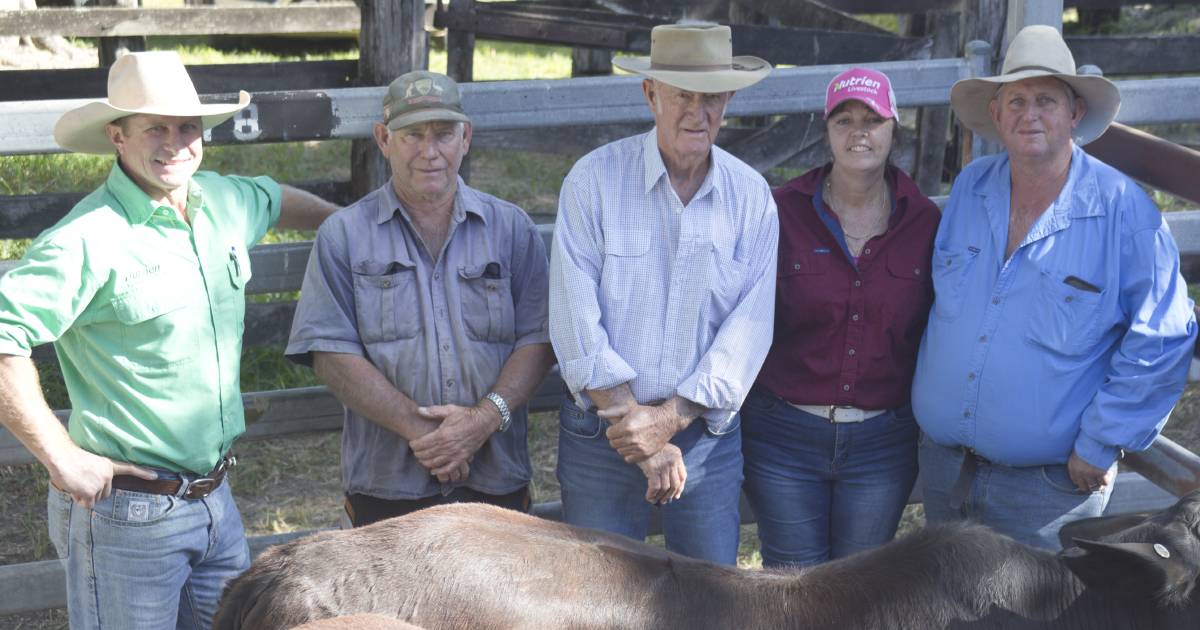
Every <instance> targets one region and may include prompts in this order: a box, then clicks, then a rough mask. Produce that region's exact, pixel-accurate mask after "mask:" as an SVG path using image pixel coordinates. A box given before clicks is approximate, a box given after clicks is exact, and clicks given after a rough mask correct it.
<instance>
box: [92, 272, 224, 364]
mask: <svg viewBox="0 0 1200 630" xmlns="http://www.w3.org/2000/svg"><path fill="white" fill-rule="evenodd" d="M190 297H194V296H189V294H188V291H187V290H185V289H183V288H180V287H178V286H169V283H166V282H150V283H143V284H141V285H138V286H136V287H133V288H131V289H129V290H128V291H125V292H124V293H122V294H120V295H118V296H116V297H114V298H112V300H111V301H110V304H111V305H112V308H113V313H114V315H115V317H116V319H117V321H118V322H120V324H121V326H120V332H121V348H122V349H123V351H124V355H123V356H121V357H118V359H119V360H121V361H122V362H124V363H126V364H128V365H129V366H130V367H131V368H134V369H137V368H150V369H153V368H166V367H171V366H174V365H177V364H180V363H184V362H187V361H190V360H192V359H195V358H196V356H197V346H196V344H197V336H198V333H197V331H196V330H195V328H194V327H195V326H198V325H199V322H196V321H194V320H193V319H191V318H190V317H189V313H188V309H187V308H185V307H186V306H188V303H189V299H190ZM196 299H197V300H200V299H202V298H200V297H196Z"/></svg>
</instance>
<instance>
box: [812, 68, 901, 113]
mask: <svg viewBox="0 0 1200 630" xmlns="http://www.w3.org/2000/svg"><path fill="white" fill-rule="evenodd" d="M849 100H856V101H862V102H863V103H864V104H866V106H867V107H870V108H871V109H873V110H875V113H876V114H879V115H880V116H883V117H884V118H895V117H896V94H895V92H893V91H892V82H891V81H890V80H888V78H887V75H886V74H884V73H882V72H880V71H878V70H871V69H870V68H850V69H849V70H846V71H845V72H842V73H841V74H839V75H837V76H836V77H833V80H832V81H830V82H829V87H827V88H825V117H826V118H829V113H830V112H832V111H833V110H834V109H836V108H837V106H838V105H841V104H842V103H844V102H846V101H849Z"/></svg>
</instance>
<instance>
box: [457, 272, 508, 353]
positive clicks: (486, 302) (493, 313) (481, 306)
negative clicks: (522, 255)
mask: <svg viewBox="0 0 1200 630" xmlns="http://www.w3.org/2000/svg"><path fill="white" fill-rule="evenodd" d="M458 279H459V283H458V286H459V299H460V300H461V306H462V318H463V324H464V328H466V331H467V336H468V337H470V338H471V339H474V340H476V341H491V342H495V343H512V342H513V341H514V340H515V332H514V330H515V327H516V326H515V322H514V314H513V301H512V276H511V275H509V274H508V273H507V272H506V271H505V270H504V268H503V267H502V266H501V265H500V263H499V262H496V261H491V262H486V263H483V264H478V265H464V266H462V267H459V269H458Z"/></svg>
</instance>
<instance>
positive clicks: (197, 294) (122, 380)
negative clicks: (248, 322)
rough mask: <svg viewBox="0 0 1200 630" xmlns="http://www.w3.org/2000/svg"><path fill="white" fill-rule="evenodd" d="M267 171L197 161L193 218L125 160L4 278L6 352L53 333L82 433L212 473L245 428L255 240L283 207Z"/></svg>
mask: <svg viewBox="0 0 1200 630" xmlns="http://www.w3.org/2000/svg"><path fill="white" fill-rule="evenodd" d="M280 198H281V192H280V189H279V185H278V184H276V183H275V182H274V181H272V180H271V179H270V178H267V177H256V178H252V179H251V178H245V177H223V176H220V175H217V174H216V173H211V172H204V171H202V172H199V173H196V175H195V177H193V179H192V180H191V182H190V185H189V188H188V204H187V213H188V218H189V220H190V223H191V225H190V226H189V225H188V224H187V223H184V222H183V221H182V220H181V219H179V217H178V216H177V215H176V213H175V211H174V210H172V209H171V208H169V207H166V206H160V205H156V204H155V203H154V202H152V201H151V200H150V198H149V197H148V196H147V195H146V193H144V192H142V190H141V189H140V188H138V187H137V185H136V184H134V183H133V181H132V180H130V179H129V177H128V176H126V175H125V173H124V171H122V170H121V168H120V167H119V165H115V164H114V166H113V169H112V172H111V173H110V174H109V176H108V180H107V181H106V182H105V183H104V185H103V186H101V187H100V188H99V189H97V190H96V191H94V192H93V193H92V194H90V195H88V196H87V197H85V198H84V199H83V200H82V201H80V202H79V204H78V205H76V206H75V208H74V209H72V210H71V212H70V214H68V215H67V216H66V217H64V218H63V219H62V220H61V221H59V222H58V224H56V225H55V226H54V227H52V228H50V229H49V230H46V231H45V232H44V233H42V234H41V235H40V236H39V237H38V238H37V240H36V241H34V243H33V245H32V246H31V247H30V248H29V250H28V252H26V254H25V257H24V258H23V259H22V260H21V263H20V265H19V266H17V267H16V268H14V269H13V270H12V271H10V272H9V273H7V274H5V275H4V276H3V277H0V353H3V354H12V355H20V356H29V354H30V351H31V349H32V348H33V346H36V345H38V344H42V343H47V342H54V346H55V349H56V350H57V352H58V358H59V362H60V364H61V365H62V372H63V379H64V381H65V382H66V385H67V391H68V393H69V394H70V396H71V405H72V410H71V419H70V426H69V432H70V435H71V438H72V439H73V440H74V441H75V443H76V444H78V445H79V446H81V447H83V448H84V449H86V450H88V451H91V452H93V453H97V454H99V455H103V456H106V457H110V458H112V459H116V460H120V461H126V462H131V463H134V464H142V465H147V466H156V467H159V468H166V469H168V470H174V471H180V472H183V471H191V472H196V473H203V472H206V471H208V470H210V469H212V467H213V466H214V465H215V464H216V462H217V460H218V458H219V457H220V455H221V454H222V453H223V452H225V451H226V450H228V449H229V446H230V444H231V443H232V442H233V440H234V438H236V437H237V436H239V435H241V433H242V432H243V431H244V430H245V418H244V417H243V413H242V399H241V384H240V382H239V376H238V373H239V361H240V357H241V350H242V331H243V329H244V327H245V324H244V316H245V310H246V302H245V293H244V288H245V286H246V281H247V280H249V279H250V258H249V256H248V255H247V250H248V249H249V248H250V247H251V246H252V245H253V244H254V243H256V242H258V240H259V239H261V238H262V236H263V235H264V234H265V233H266V231H267V229H268V228H270V226H271V225H273V224H274V223H275V222H276V221H277V220H278V219H279V209H280Z"/></svg>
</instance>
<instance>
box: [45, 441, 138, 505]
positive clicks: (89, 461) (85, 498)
mask: <svg viewBox="0 0 1200 630" xmlns="http://www.w3.org/2000/svg"><path fill="white" fill-rule="evenodd" d="M71 448H72V450H73V452H72V453H69V454H66V455H63V456H59V457H57V458H55V459H56V462H55V465H54V466H53V467H50V468H49V471H50V481H51V482H52V483H54V485H55V486H57V487H58V489H59V490H62V491H63V492H65V493H67V494H69V495H71V498H72V499H74V501H75V502H76V503H78V504H79V505H81V506H83V507H84V508H85V509H89V510H90V509H92V506H94V505H96V503H97V502H99V501H101V500H102V499H104V498H105V497H107V496H108V495H109V494H111V493H112V478H113V476H114V475H132V476H134V477H140V478H142V479H146V480H154V479H157V478H158V475H157V474H156V473H155V472H154V471H153V470H149V469H146V468H142V467H141V466H134V465H133V464H128V463H125V462H116V461H113V460H111V459H108V458H107V457H101V456H99V455H96V454H94V453H90V452H88V451H85V450H83V449H81V448H79V447H77V446H74V445H72V447H71Z"/></svg>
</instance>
